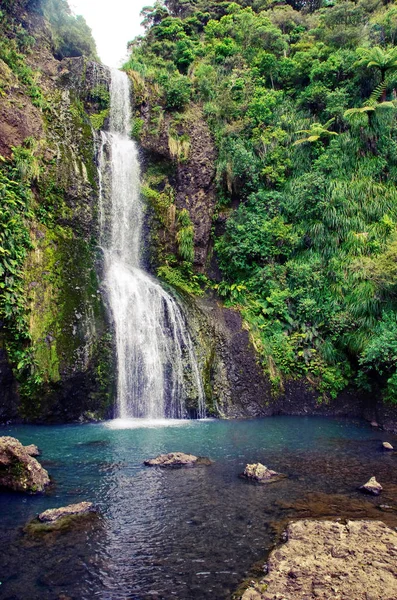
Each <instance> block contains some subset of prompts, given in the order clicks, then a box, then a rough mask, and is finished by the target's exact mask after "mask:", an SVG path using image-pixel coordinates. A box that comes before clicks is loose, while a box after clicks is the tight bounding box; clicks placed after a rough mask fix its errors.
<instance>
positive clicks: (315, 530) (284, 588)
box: [241, 520, 397, 600]
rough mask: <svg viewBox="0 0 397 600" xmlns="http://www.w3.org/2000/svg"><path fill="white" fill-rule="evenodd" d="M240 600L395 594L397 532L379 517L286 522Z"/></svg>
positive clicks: (382, 599) (387, 597)
mask: <svg viewBox="0 0 397 600" xmlns="http://www.w3.org/2000/svg"><path fill="white" fill-rule="evenodd" d="M285 540H286V541H285V543H283V544H282V545H280V546H278V547H277V548H275V549H274V550H273V551H272V552H271V554H270V556H269V559H268V562H267V574H266V575H265V577H263V578H262V579H261V580H260V581H258V582H254V583H253V585H250V586H249V587H248V588H247V589H246V590H245V591H244V593H243V594H242V596H241V600H281V599H282V600H297V599H298V598H302V599H305V600H330V599H331V598H332V599H333V600H353V599H354V600H395V598H396V594H397V560H396V559H397V533H396V531H394V530H393V529H391V528H390V527H388V526H387V525H385V523H383V522H381V521H369V520H360V521H351V520H348V521H347V522H345V523H342V522H335V521H318V520H302V521H296V522H293V523H290V524H289V525H288V528H287V530H286V532H285Z"/></svg>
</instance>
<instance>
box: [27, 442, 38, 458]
mask: <svg viewBox="0 0 397 600" xmlns="http://www.w3.org/2000/svg"><path fill="white" fill-rule="evenodd" d="M24 448H25V450H26V452H27V453H28V454H29V456H33V457H35V456H40V450H39V449H38V447H37V446H36V445H35V444H30V445H29V446H24Z"/></svg>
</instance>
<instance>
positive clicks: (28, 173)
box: [0, 0, 96, 405]
mask: <svg viewBox="0 0 397 600" xmlns="http://www.w3.org/2000/svg"><path fill="white" fill-rule="evenodd" d="M25 11H27V12H25ZM32 13H33V15H36V14H38V15H40V16H41V17H44V19H45V21H42V23H43V26H45V27H46V31H45V33H47V34H50V36H49V37H50V41H51V45H52V48H51V50H52V53H53V55H54V56H55V57H56V58H59V59H60V58H63V57H69V56H83V55H85V56H87V57H90V58H95V56H96V50H95V43H94V40H93V38H92V36H91V32H90V30H89V28H88V26H87V25H86V23H85V21H84V19H82V18H81V17H75V16H73V15H72V13H71V11H70V9H69V6H68V4H67V2H66V1H65V0H29V1H27V0H6V1H5V2H4V3H2V5H1V10H0V100H2V108H4V107H9V106H12V105H13V103H14V104H16V106H19V102H24V103H25V104H22V106H23V107H24V108H25V109H26V107H28V109H27V110H28V111H29V112H28V114H29V116H30V118H32V119H36V120H37V121H40V120H41V121H42V122H43V124H44V126H45V127H47V128H48V129H49V128H50V127H51V123H52V122H53V121H55V119H56V118H59V115H57V109H59V106H58V105H59V95H58V96H57V95H56V93H54V91H50V90H49V89H46V88H45V86H43V85H42V81H41V78H42V76H41V73H40V70H39V68H38V67H39V65H36V64H35V60H34V52H35V49H37V48H36V46H40V43H41V40H40V39H39V40H37V39H36V38H35V37H34V36H33V35H32V31H33V30H34V27H32V26H31V25H30V23H29V19H31V18H32ZM38 34H39V36H41V34H42V31H40V30H38ZM29 102H31V104H32V105H33V106H34V107H35V109H37V110H31V111H30V109H29ZM69 111H70V114H71V115H72V116H73V118H74V119H75V121H76V122H77V123H78V127H79V130H82V129H83V127H84V126H85V127H88V132H89V135H91V129H90V127H89V125H88V123H85V121H84V119H85V120H88V117H87V116H86V115H85V113H84V110H83V107H82V106H81V103H80V104H79V103H78V102H77V100H75V102H74V103H71V105H70V107H69ZM5 114H7V113H5ZM17 121H18V115H15V120H14V125H15V124H16V126H17V125H18V122H17ZM50 144H51V142H49V141H46V140H44V139H41V140H37V139H34V138H33V137H32V136H29V137H28V138H26V139H25V140H24V141H23V144H22V145H21V146H18V147H12V148H11V150H12V154H11V156H7V157H4V156H2V155H0V347H2V346H3V345H4V346H5V347H6V349H7V354H8V358H9V360H10V362H11V364H12V367H13V370H14V373H15V375H16V377H17V379H18V381H19V384H20V388H19V389H20V393H21V396H22V397H26V398H29V402H31V404H32V405H33V401H31V397H32V394H33V393H34V392H36V391H37V390H39V389H40V386H41V384H43V383H44V382H45V380H48V378H49V375H48V373H47V372H46V367H47V365H43V364H41V365H40V364H39V362H38V359H37V357H38V356H39V354H40V348H39V347H38V344H36V343H35V340H34V339H33V336H32V323H33V316H32V315H31V314H30V313H29V306H30V305H29V302H30V297H29V294H28V293H27V289H28V283H30V282H29V281H28V279H29V278H28V276H27V262H28V260H29V254H30V252H31V250H33V249H34V248H35V244H34V241H33V238H34V235H33V234H34V232H35V231H37V230H38V229H39V228H40V227H41V226H42V229H43V227H46V228H48V231H49V236H51V235H52V237H53V238H54V239H56V240H57V243H58V246H59V247H60V246H61V241H62V240H63V238H66V237H67V236H69V237H70V235H71V234H70V229H68V227H67V226H66V223H67V218H69V219H70V218H71V215H70V214H69V213H70V212H71V211H70V209H68V208H67V207H66V204H65V189H64V188H63V186H62V182H61V179H62V177H61V174H60V169H59V168H58V167H59V165H58V164H57V163H56V161H55V160H52V159H48V158H47V159H46V158H45V150H47V152H48V151H49V148H50ZM58 150H59V147H58ZM83 150H84V149H82V152H83ZM64 162H66V161H64ZM68 211H69V212H68ZM41 235H42V237H43V234H41ZM54 246H55V244H54ZM48 247H49V248H50V247H51V245H50V244H48ZM42 250H43V248H41V251H42ZM47 252H49V250H47ZM54 254H55V252H54ZM60 254H61V252H60V251H58V254H57V255H56V260H55V259H54V261H53V262H55V263H56V265H57V270H58V272H60V271H61V266H60V262H61V261H60ZM62 277H64V278H65V276H64V274H63V272H62ZM62 277H61V278H62ZM49 278H50V275H49V274H47V279H49ZM53 279H54V278H53ZM57 283H59V282H57ZM61 285H62V286H63V287H65V285H66V282H65V281H62V282H60V283H59V287H61ZM52 308H53V307H51V306H49V307H48V311H49V312H50V311H51V309H52ZM61 310H62V309H61V308H60V303H59V302H58V305H57V311H58V313H59V312H60V311H61ZM40 319H41V321H43V320H44V319H43V315H40ZM41 324H42V325H43V323H41ZM42 346H44V343H42ZM47 370H49V369H47Z"/></svg>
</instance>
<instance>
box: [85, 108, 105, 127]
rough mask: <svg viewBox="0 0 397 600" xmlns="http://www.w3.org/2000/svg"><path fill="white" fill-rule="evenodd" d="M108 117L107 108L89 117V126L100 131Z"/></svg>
mask: <svg viewBox="0 0 397 600" xmlns="http://www.w3.org/2000/svg"><path fill="white" fill-rule="evenodd" d="M108 116H109V109H108V108H105V109H104V110H101V112H100V113H96V114H93V115H90V121H91V125H92V126H93V128H94V129H96V130H99V129H102V127H103V124H104V122H105V120H106V119H107V118H108Z"/></svg>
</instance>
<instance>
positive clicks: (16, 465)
mask: <svg viewBox="0 0 397 600" xmlns="http://www.w3.org/2000/svg"><path fill="white" fill-rule="evenodd" d="M49 483H50V478H49V476H48V473H47V471H46V470H45V469H43V467H42V466H41V465H40V463H39V462H38V461H37V460H36V459H35V458H33V457H32V456H30V454H29V453H28V452H27V450H26V448H25V447H24V446H23V445H22V444H21V442H20V441H19V440H17V439H16V438H13V437H9V436H4V437H0V487H5V488H9V489H11V490H13V491H15V492H26V493H28V494H37V493H38V492H43V491H44V489H45V487H46V486H47V485H49Z"/></svg>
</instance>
